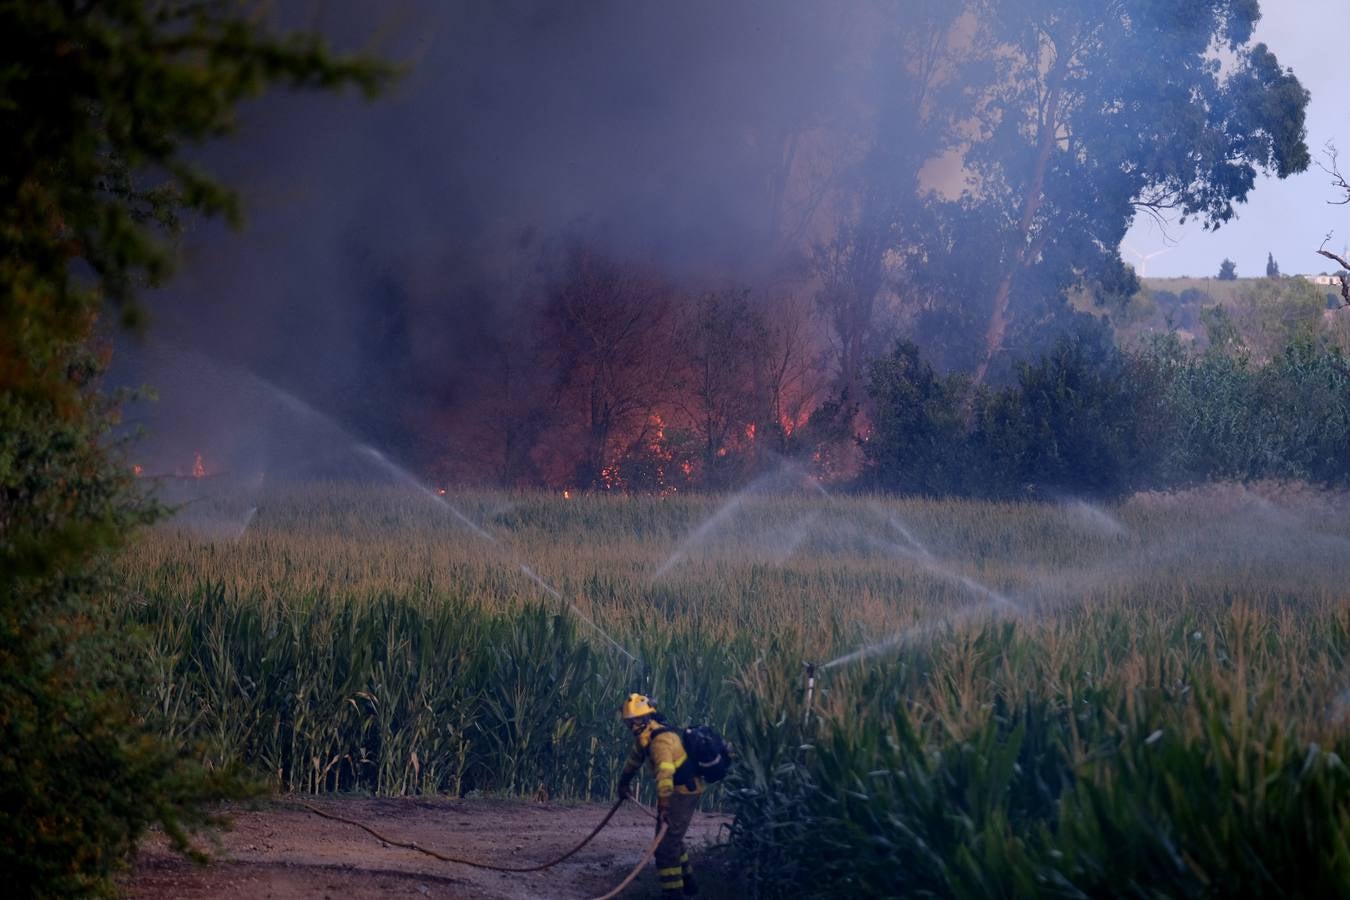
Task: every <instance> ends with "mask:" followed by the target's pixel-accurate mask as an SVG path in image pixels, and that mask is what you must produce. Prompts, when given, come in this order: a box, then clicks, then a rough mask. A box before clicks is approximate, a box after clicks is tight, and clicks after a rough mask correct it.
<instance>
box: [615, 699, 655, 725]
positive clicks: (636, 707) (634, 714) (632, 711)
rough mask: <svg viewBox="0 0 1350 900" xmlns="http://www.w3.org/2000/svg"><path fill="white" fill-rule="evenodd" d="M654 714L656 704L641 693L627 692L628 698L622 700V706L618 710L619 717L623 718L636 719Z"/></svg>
mask: <svg viewBox="0 0 1350 900" xmlns="http://www.w3.org/2000/svg"><path fill="white" fill-rule="evenodd" d="M655 714H656V704H655V703H652V701H651V699H650V698H648V697H644V696H642V695H641V694H629V695H628V699H627V700H625V701H623V708H622V709H621V710H619V716H620V718H624V719H637V718H640V717H642V716H651V715H655Z"/></svg>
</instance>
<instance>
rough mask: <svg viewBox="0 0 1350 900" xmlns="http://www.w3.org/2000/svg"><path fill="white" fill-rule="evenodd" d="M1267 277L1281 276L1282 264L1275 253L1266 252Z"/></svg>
mask: <svg viewBox="0 0 1350 900" xmlns="http://www.w3.org/2000/svg"><path fill="white" fill-rule="evenodd" d="M1266 277H1267V278H1279V277H1280V264H1279V263H1277V262H1276V261H1275V254H1274V253H1267V254H1266Z"/></svg>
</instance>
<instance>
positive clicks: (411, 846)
mask: <svg viewBox="0 0 1350 900" xmlns="http://www.w3.org/2000/svg"><path fill="white" fill-rule="evenodd" d="M626 799H627V798H626V797H620V798H619V799H618V800H617V801H615V803H614V805H613V806H611V807H610V808H609V812H607V813H605V817H604V818H603V819H601V820H600V824H599V825H596V826H595V828H594V830H592V831H591V833H590V834H588V835H586V837H585V839H584V840H583V841H582V842H581V843H580V844H577V845H576V846H575V847H573V848H572V849H571V850H568V851H567V852H566V853H564V854H563V855H562V856H559V857H558V858H557V859H554V860H550V861H549V862H546V863H542V864H540V865H535V866H495V865H492V864H491V863H483V862H477V861H475V860H471V859H460V858H459V857H455V856H448V855H446V854H444V853H440V852H438V851H436V850H432V849H430V848H429V847H423V846H420V845H419V844H417V843H415V842H408V841H396V840H394V839H393V838H390V837H386V836H385V835H383V834H380V833H379V832H378V831H376V830H375V829H374V828H371V827H370V826H369V825H367V824H365V823H364V822H358V821H357V820H355V819H348V818H347V817H346V816H339V815H337V814H336V813H329V812H324V811H323V810H321V809H319V808H318V807H317V806H313V805H311V804H309V803H306V802H305V801H303V800H301V801H299V802H300V805H301V806H303V807H304V808H305V809H307V810H309V811H310V812H312V813H314V815H316V816H319V817H320V818H324V819H329V820H331V821H334V822H342V823H343V824H346V825H355V826H356V827H357V828H360V829H361V830H362V831H365V832H366V833H368V834H370V835H371V836H372V837H374V838H376V839H377V840H380V841H383V842H384V843H386V844H388V845H390V846H393V847H403V848H405V849H408V850H416V851H417V852H418V853H425V854H426V855H427V856H430V857H433V858H435V859H438V860H440V861H441V862H448V863H455V864H457V865H461V866H470V867H472V868H475V869H487V870H489V871H492V872H542V871H543V870H544V869H550V868H552V867H553V866H556V865H558V864H559V863H561V862H563V861H564V860H567V859H569V858H570V857H572V856H573V855H575V854H576V853H577V852H578V851H580V850H581V848H583V847H585V846H586V845H587V844H589V843H590V842H591V841H592V840H593V839H594V838H595V836H596V835H597V834H599V833H600V832H601V831H602V830H603V829H604V827H605V826H606V825H608V824H609V820H610V819H612V818H614V814H615V813H617V812H618V811H619V807H620V806H622V805H623V802H624V800H626ZM634 803H635V805H637V806H638V808H639V809H641V810H642V811H643V812H648V810H647V809H646V808H645V807H643V806H642V805H641V804H637V802H636V801H634ZM648 815H650V813H649V812H648ZM667 827H668V826H667V825H666V824H665V823H664V822H662V823H661V825H660V827H659V828H658V829H657V830H656V836H655V837H654V838H652V842H651V843H650V844H649V845H648V846H647V849H646V850H645V851H644V852H643V854H642V859H640V860H638V864H637V865H636V866H634V867H633V870H632V871H631V872H629V873H628V877H627V878H625V879H624V880H623V881H622V882H621V883H620V884H619V886H618V887H616V888H614V890H612V891H610V892H609V893H607V894H604V895H603V896H600V897H596V898H595V900H611V898H613V897H616V896H618V895H619V893H620V892H621V891H622V890H623V889H624V888H626V887H628V885H630V884H632V883H633V879H634V878H636V877H637V876H638V873H639V872H641V871H642V868H643V867H644V866H645V865H647V861H648V860H650V859H651V858H652V856H653V855H654V854H655V853H656V848H657V846H658V845H660V843H661V840H662V839H663V838H664V837H665V836H666V829H667Z"/></svg>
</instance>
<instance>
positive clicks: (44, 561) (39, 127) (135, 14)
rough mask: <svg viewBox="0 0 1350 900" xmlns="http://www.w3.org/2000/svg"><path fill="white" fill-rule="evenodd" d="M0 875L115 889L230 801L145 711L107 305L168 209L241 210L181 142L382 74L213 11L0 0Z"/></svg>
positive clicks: (122, 290) (159, 260)
mask: <svg viewBox="0 0 1350 900" xmlns="http://www.w3.org/2000/svg"><path fill="white" fill-rule="evenodd" d="M0 44H2V45H3V48H4V49H3V58H4V60H5V62H4V65H3V67H0V133H3V134H4V135H5V139H4V141H3V142H0V729H2V737H0V867H3V870H4V871H5V873H6V877H7V885H6V886H7V888H8V889H9V890H10V891H11V892H16V891H17V894H16V895H18V896H87V895H91V894H105V893H110V892H111V891H112V890H113V888H112V884H111V880H110V878H111V874H112V872H113V871H115V870H116V869H117V868H118V867H119V866H121V865H122V864H123V863H124V862H125V861H126V860H127V858H128V857H129V855H130V854H131V852H133V850H134V847H135V842H136V840H137V838H138V836H139V835H140V834H141V833H142V831H143V830H144V829H145V827H146V826H147V825H148V824H149V823H151V822H155V821H158V822H160V823H162V824H163V826H164V827H165V829H166V832H167V833H168V834H169V835H170V837H171V838H172V839H173V840H174V841H175V842H176V843H177V844H179V845H180V846H181V847H184V848H185V847H186V839H187V833H186V831H185V828H188V827H191V826H193V825H196V824H200V823H202V822H203V821H205V820H206V818H207V816H206V814H205V812H204V811H203V806H202V803H203V802H204V801H206V800H209V799H211V798H214V797H217V796H220V795H221V794H222V793H228V792H233V791H237V790H238V789H239V785H238V782H237V781H235V780H234V779H233V778H232V777H231V776H230V775H229V773H215V774H210V773H204V772H202V771H200V770H199V769H198V768H196V767H194V766H193V765H192V764H191V762H190V760H189V758H188V756H187V754H186V753H185V752H184V750H183V748H174V747H170V746H166V745H165V744H164V743H163V742H162V740H161V739H160V738H158V737H157V736H156V734H155V733H154V732H153V730H152V729H151V728H150V727H149V725H148V724H147V723H146V722H144V721H142V719H141V717H140V716H141V709H140V706H141V703H140V699H139V695H138V692H139V690H140V688H139V683H140V682H139V679H140V677H141V673H140V672H139V670H138V668H137V662H138V658H137V654H136V653H135V650H134V647H133V646H129V643H128V640H127V636H126V635H122V634H113V633H111V631H110V630H109V629H108V628H107V627H106V624H105V621H106V618H105V613H106V612H107V609H106V602H107V598H109V597H110V596H112V595H113V594H114V593H115V589H116V585H115V584H114V583H113V582H112V581H111V580H110V576H109V574H108V570H107V566H106V559H107V556H108V554H109V553H110V552H111V551H113V550H115V549H116V548H117V547H118V546H119V545H120V544H121V542H122V541H123V540H124V539H125V536H126V534H127V532H128V530H130V529H131V528H133V527H134V526H135V525H137V524H139V523H142V522H145V521H147V520H148V519H150V518H151V517H152V516H153V515H154V514H155V512H156V510H155V507H154V505H153V504H152V503H149V502H147V501H145V500H144V499H143V498H141V497H140V496H139V495H138V494H137V492H136V490H135V486H134V484H133V482H132V479H131V478H130V477H129V474H130V473H129V471H128V470H127V467H126V466H125V465H123V461H122V460H121V458H120V455H119V452H118V449H117V447H116V445H114V444H113V443H111V442H110V441H109V440H108V428H109V426H110V425H111V424H112V422H113V421H114V416H115V407H114V405H113V403H112V402H111V400H110V399H109V398H107V397H105V396H103V395H101V394H100V393H99V391H98V376H99V373H100V371H101V365H102V362H103V360H102V358H101V357H100V355H99V354H98V353H96V352H95V348H94V346H93V344H92V337H93V335H94V332H95V327H96V324H97V322H98V320H99V318H100V315H101V314H102V313H103V312H104V311H107V310H120V312H121V317H122V319H123V320H124V321H126V322H134V321H135V319H136V312H137V306H136V303H135V294H136V290H137V288H138V287H141V286H143V285H153V284H158V283H160V282H161V281H162V280H163V279H164V278H165V277H166V276H167V274H168V273H169V270H170V262H171V249H172V245H171V239H172V234H173V230H174V227H175V225H176V222H177V217H178V215H179V214H180V213H183V212H190V213H198V214H205V215H223V216H225V217H227V218H228V219H229V220H230V221H231V222H237V221H238V218H239V210H238V204H237V202H236V199H235V197H234V195H233V194H232V193H231V192H230V191H228V190H227V189H226V188H225V187H223V186H222V185H220V184H218V183H216V182H215V181H213V180H212V179H211V178H210V177H209V176H207V175H206V174H204V173H203V172H202V171H200V170H199V169H197V168H196V167H194V166H193V165H192V164H191V163H190V162H189V160H188V157H187V155H186V154H185V148H186V147H188V146H189V145H192V144H196V143H198V142H201V141H204V140H206V139H209V138H214V137H217V136H220V135H224V134H227V133H228V132H229V131H230V130H231V128H232V126H233V124H234V119H233V115H234V110H235V108H236V106H237V105H238V103H239V102H240V101H242V100H245V99H247V98H249V97H253V96H256V95H258V94H259V93H260V92H261V91H262V90H263V89H264V88H265V87H266V86H267V85H269V84H271V83H277V82H280V83H284V84H287V85H290V86H293V87H301V88H306V87H312V88H334V87H338V86H340V85H343V84H349V83H354V84H356V85H358V86H360V87H361V88H362V89H364V90H365V91H366V93H367V94H371V93H373V92H374V91H375V90H376V89H377V88H378V87H379V86H380V85H381V84H382V83H383V82H384V81H386V80H387V78H388V77H389V74H390V72H389V70H388V69H387V68H386V67H384V66H381V65H377V64H373V63H369V62H364V61H359V60H352V59H339V58H336V57H334V56H332V55H331V54H330V53H329V52H328V51H327V50H326V49H325V48H324V46H323V44H322V43H321V42H320V41H319V40H318V39H317V38H315V37H313V36H309V35H285V34H280V33H276V32H274V31H273V30H271V29H270V28H269V26H268V25H267V23H266V22H264V21H261V20H259V19H257V18H256V17H250V16H247V15H246V11H245V10H243V9H242V8H241V7H239V6H238V5H236V4H234V3H230V2H187V0H160V2H151V0H103V2H84V3H78V2H74V0H66V2H46V3H30V2H25V0H0Z"/></svg>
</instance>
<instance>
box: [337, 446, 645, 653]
mask: <svg viewBox="0 0 1350 900" xmlns="http://www.w3.org/2000/svg"><path fill="white" fill-rule="evenodd" d="M358 450H359V451H360V452H361V453H362V454H364V455H365V456H367V457H369V458H370V459H373V460H374V461H375V462H377V463H379V465H380V466H381V467H383V468H384V470H385V471H386V472H388V473H390V474H391V475H393V476H394V477H395V478H397V479H398V480H399V481H401V482H403V483H405V484H408V485H411V486H412V487H414V488H416V489H417V490H418V492H419V493H421V494H422V495H423V496H425V497H427V498H429V499H430V500H432V501H433V502H435V503H437V504H440V505H442V506H444V507H445V508H446V509H447V510H449V511H450V514H451V515H452V516H454V517H455V519H456V520H458V521H459V522H460V523H461V524H463V525H464V526H465V527H466V528H468V529H469V531H470V532H472V533H473V534H474V535H475V536H477V537H479V538H481V539H483V540H485V541H487V542H488V543H489V544H491V545H492V546H494V547H497V548H498V549H502V550H505V551H506V552H508V554H509V552H510V551H509V550H508V549H507V548H505V547H503V545H502V542H501V541H499V540H497V538H496V537H495V536H493V535H492V534H489V533H488V532H487V531H484V530H483V529H482V528H481V527H480V526H479V525H478V523H476V522H474V521H473V519H470V518H469V517H468V516H467V515H465V514H464V513H463V512H462V511H461V510H460V509H459V507H457V506H455V504H453V503H451V502H450V501H449V500H448V499H447V498H446V497H444V496H442V495H441V494H438V493H437V492H436V491H433V490H432V489H431V488H429V487H427V486H426V485H425V484H423V483H422V482H421V481H419V480H417V478H416V477H414V476H413V474H412V473H411V472H409V471H408V470H407V469H404V468H403V467H402V466H400V465H398V464H397V463H395V462H393V461H392V460H390V459H389V457H387V456H385V455H384V454H383V453H381V452H380V451H379V450H376V449H375V448H374V447H371V446H370V445H368V444H362V445H361V446H360V447H359V448H358ZM512 562H513V563H515V565H516V566H517V568H519V570H520V572H521V574H522V575H524V576H525V577H526V578H528V579H529V580H530V581H532V582H533V583H534V584H535V585H536V586H538V587H539V589H540V590H542V591H543V592H544V593H546V594H548V595H549V596H550V597H552V598H553V599H554V600H560V601H562V602H564V603H566V604H567V608H568V609H570V610H571V611H572V614H573V615H575V616H576V617H577V618H578V619H580V620H581V621H583V622H585V623H586V624H587V625H589V626H590V627H591V628H592V629H594V630H595V632H596V634H598V635H600V636H601V637H603V638H604V639H605V640H606V641H608V642H609V645H610V646H611V647H613V648H614V649H615V650H617V651H619V652H620V653H622V654H623V655H624V656H626V657H628V659H629V660H631V661H632V662H634V663H637V664H639V665H640V664H641V661H640V660H639V659H638V658H637V657H636V656H634V655H633V654H632V653H630V652H629V651H628V650H627V648H625V647H624V646H623V645H622V644H620V643H619V642H618V641H616V640H614V638H612V637H610V635H609V633H608V632H607V631H605V630H604V629H603V628H601V627H600V626H599V625H597V624H596V623H595V620H594V619H592V618H591V617H590V616H587V615H586V614H585V613H583V612H582V611H581V610H580V609H578V608H577V605H576V604H575V603H573V602H572V601H570V600H567V599H566V598H564V597H563V595H562V593H561V592H560V591H559V590H558V589H557V588H555V587H554V586H553V585H551V584H549V583H548V582H547V581H545V580H544V579H543V578H541V577H540V576H539V574H538V573H536V572H535V571H534V569H532V568H530V566H529V565H527V564H526V563H523V562H520V561H519V560H516V559H513V560H512Z"/></svg>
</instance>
